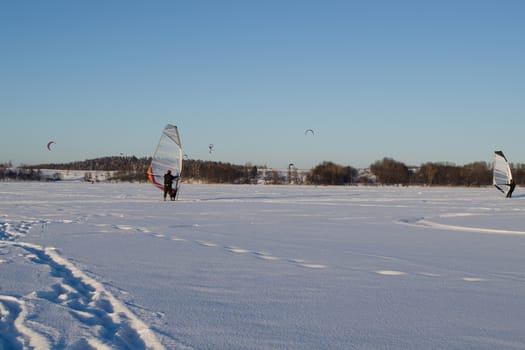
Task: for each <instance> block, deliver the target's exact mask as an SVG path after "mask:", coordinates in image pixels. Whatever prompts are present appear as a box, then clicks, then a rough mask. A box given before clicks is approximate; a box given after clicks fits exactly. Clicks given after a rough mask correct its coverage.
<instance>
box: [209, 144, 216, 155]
mask: <svg viewBox="0 0 525 350" xmlns="http://www.w3.org/2000/svg"><path fill="white" fill-rule="evenodd" d="M213 147H215V146H214V145H213V143H210V144H209V145H208V148H209V149H210V154H211V152H213Z"/></svg>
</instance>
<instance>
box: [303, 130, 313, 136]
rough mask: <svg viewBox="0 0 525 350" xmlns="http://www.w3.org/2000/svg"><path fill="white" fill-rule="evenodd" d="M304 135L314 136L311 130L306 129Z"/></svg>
mask: <svg viewBox="0 0 525 350" xmlns="http://www.w3.org/2000/svg"><path fill="white" fill-rule="evenodd" d="M304 134H305V135H306V136H308V134H311V135H312V136H313V135H315V133H314V131H313V130H312V129H306V130H305V132H304Z"/></svg>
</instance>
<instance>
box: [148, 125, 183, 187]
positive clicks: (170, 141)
mask: <svg viewBox="0 0 525 350" xmlns="http://www.w3.org/2000/svg"><path fill="white" fill-rule="evenodd" d="M168 170H171V173H172V175H175V176H180V174H181V172H182V144H181V142H180V136H179V130H178V129H177V127H176V126H175V125H171V124H168V125H166V127H165V128H164V130H162V134H161V136H160V140H159V144H158V145H157V149H156V150H155V153H154V154H153V157H152V159H151V165H150V167H149V168H148V179H149V181H150V182H151V183H152V184H153V185H154V186H155V187H157V188H159V189H161V190H163V189H164V174H166V172H167V171H168ZM173 185H174V186H173V191H174V192H175V194H176V193H177V190H178V188H179V179H177V180H176V182H175V183H174V184H173Z"/></svg>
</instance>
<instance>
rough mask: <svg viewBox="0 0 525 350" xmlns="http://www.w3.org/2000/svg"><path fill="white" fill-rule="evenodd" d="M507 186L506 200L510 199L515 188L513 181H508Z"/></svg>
mask: <svg viewBox="0 0 525 350" xmlns="http://www.w3.org/2000/svg"><path fill="white" fill-rule="evenodd" d="M507 186H509V192H507V198H511V197H512V192H514V188H515V187H516V183H515V182H514V179H510V183H509V184H508V185H507Z"/></svg>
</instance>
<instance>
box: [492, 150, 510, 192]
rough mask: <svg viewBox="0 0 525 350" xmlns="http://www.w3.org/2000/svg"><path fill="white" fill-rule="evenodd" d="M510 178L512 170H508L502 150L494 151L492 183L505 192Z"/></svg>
mask: <svg viewBox="0 0 525 350" xmlns="http://www.w3.org/2000/svg"><path fill="white" fill-rule="evenodd" d="M510 180H512V172H511V171H510V166H509V162H508V161H507V158H505V155H504V154H503V152H502V151H495V152H494V174H493V177H492V183H493V184H494V186H495V187H496V188H497V189H498V190H500V191H501V192H503V193H506V190H505V189H506V188H507V186H508V185H509V183H510Z"/></svg>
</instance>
